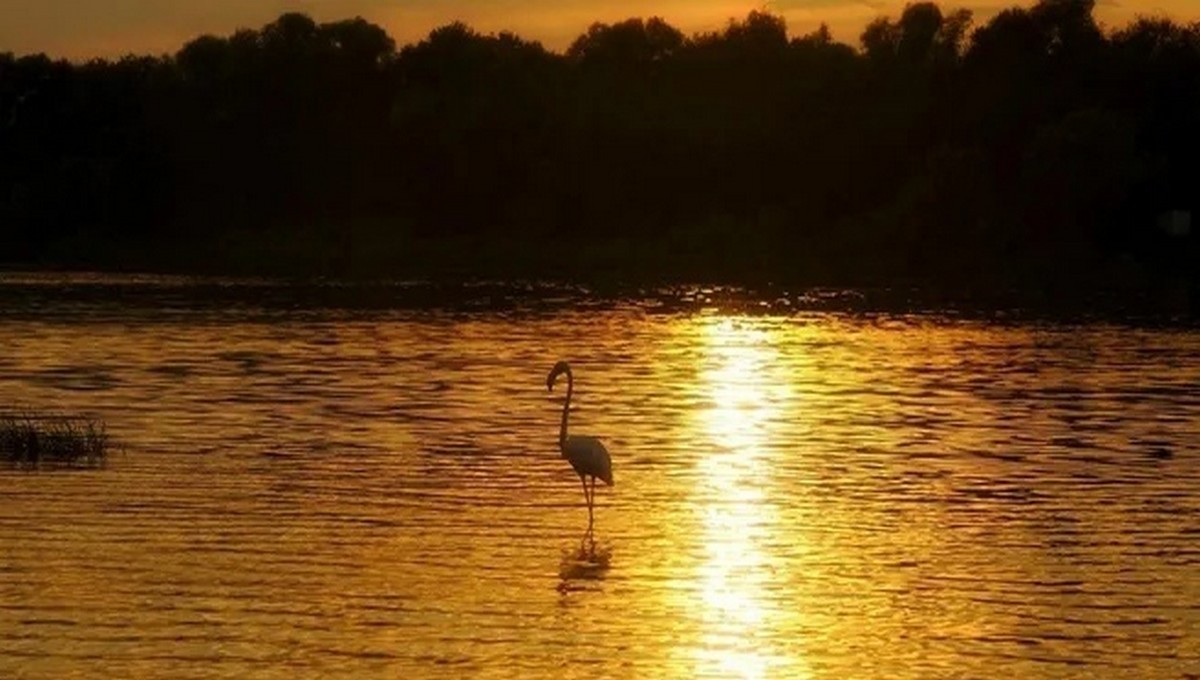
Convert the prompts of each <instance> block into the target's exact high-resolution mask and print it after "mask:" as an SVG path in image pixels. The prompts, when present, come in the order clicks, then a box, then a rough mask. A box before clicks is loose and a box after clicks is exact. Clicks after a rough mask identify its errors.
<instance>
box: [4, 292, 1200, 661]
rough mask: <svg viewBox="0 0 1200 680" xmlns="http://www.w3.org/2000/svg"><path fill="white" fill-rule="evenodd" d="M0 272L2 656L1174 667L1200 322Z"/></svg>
mask: <svg viewBox="0 0 1200 680" xmlns="http://www.w3.org/2000/svg"><path fill="white" fill-rule="evenodd" d="M5 285H7V286H8V287H7V289H6V290H7V292H6V293H5V295H4V298H5V307H4V309H3V310H0V347H3V348H4V351H3V353H0V389H2V390H3V392H2V394H3V396H2V397H0V399H2V400H3V403H2V404H0V406H4V407H6V408H9V407H11V408H23V409H35V410H59V411H66V412H83V413H87V414H91V415H94V416H98V417H101V418H103V419H104V420H105V421H106V422H107V423H108V428H109V432H110V433H111V435H112V436H113V437H114V438H115V439H116V440H117V441H118V442H119V443H120V444H122V445H123V447H124V448H123V451H122V452H120V453H118V454H117V455H115V456H114V457H113V458H112V459H111V460H110V462H109V464H108V465H107V467H105V468H104V469H100V470H39V471H29V470H15V469H11V468H7V469H5V468H0V677H3V678H440V677H472V678H602V677H603V678H608V677H613V678H648V677H671V678H694V677H729V678H900V679H904V678H940V677H947V678H948V677H955V678H958V677H988V678H990V677H1014V678H1065V677H1097V678H1120V677H1145V678H1186V677H1197V676H1200V448H1198V445H1197V442H1200V388H1197V385H1200V332H1197V331H1195V330H1188V329H1186V328H1179V327H1175V328H1147V327H1144V326H1143V327H1133V326H1126V325H1121V324H1116V323H1111V322H1090V323H1082V324H1080V323H1073V324H1065V323H1049V322H1045V321H1038V322H1033V321H1030V322H1012V321H1009V322H1005V323H996V322H994V321H986V320H965V319H962V318H961V317H952V316H949V317H948V316H944V315H938V314H918V315H889V314H882V313H855V314H842V313H836V312H827V311H822V312H812V311H810V312H795V311H792V312H789V311H788V310H787V309H786V307H787V304H786V303H787V300H784V301H783V302H784V303H785V304H781V303H780V301H779V300H775V301H772V302H771V303H770V304H769V305H766V309H765V310H764V311H762V312H759V313H754V314H747V313H746V312H745V311H742V312H735V311H730V310H725V311H723V310H722V308H721V306H720V305H705V304H704V303H703V298H704V294H703V293H695V294H692V297H688V296H687V295H685V296H684V297H685V298H687V299H688V301H689V303H694V304H686V305H675V306H672V305H663V304H662V301H661V299H658V300H645V299H637V298H636V297H635V298H631V299H626V300H616V301H612V300H610V301H605V302H603V303H589V302H587V301H586V300H584V299H582V298H580V299H573V300H568V301H566V302H562V301H561V300H560V301H559V304H544V305H528V304H507V305H505V304H499V305H497V304H492V303H494V302H495V300H494V299H489V300H483V301H482V302H480V300H478V299H473V300H474V303H471V300H462V299H459V300H456V301H454V303H453V304H440V305H437V304H435V305H430V304H420V305H412V304H404V305H396V306H391V307H389V306H388V305H386V304H382V305H381V304H372V305H369V306H367V307H366V308H362V307H359V308H354V307H353V306H351V307H346V306H344V305H343V306H337V305H334V306H305V305H303V304H277V303H272V304H257V303H256V302H255V301H256V300H258V299H260V297H261V298H262V299H268V298H271V296H272V295H275V294H276V293H275V292H273V291H272V290H270V289H267V288H263V289H262V290H261V291H256V290H254V289H251V290H249V291H248V292H247V291H241V292H240V293H238V294H237V295H235V296H232V297H233V298H236V303H234V301H229V300H227V301H226V302H223V303H220V304H203V305H198V304H188V297H189V295H192V296H195V295H198V294H200V293H197V292H196V291H195V290H191V292H189V290H190V289H188V288H187V286H183V287H182V288H183V290H182V292H181V291H180V287H179V286H175V287H171V286H156V285H151V284H146V283H144V282H137V281H129V282H126V283H125V284H123V285H117V286H109V287H103V286H101V287H100V288H98V289H97V288H95V287H94V286H95V285H96V284H95V283H94V282H82V283H78V284H77V287H76V288H74V289H71V290H67V289H64V288H61V287H58V286H53V285H49V284H47V283H46V282H44V281H43V282H37V281H35V282H33V283H30V282H28V281H23V282H21V281H19V282H17V283H11V282H10V283H8V284H0V288H4V286H5ZM219 288H220V286H217V287H216V288H213V289H212V290H208V289H206V290H204V291H201V293H202V294H203V296H204V297H205V299H210V300H211V299H213V298H212V296H213V295H214V293H213V291H214V290H217V289H219ZM80 291H82V293H81V292H80ZM493 293H494V292H487V293H486V295H485V294H483V293H480V296H483V297H488V298H492V297H493ZM345 295H347V294H346V293H343V296H345ZM573 295H578V292H576V293H573ZM672 295H674V294H672ZM349 296H350V297H353V294H352V293H350V294H349ZM218 297H219V296H218ZM477 297H478V296H477ZM668 297H670V296H668ZM748 308H751V309H753V308H755V306H754V305H750V306H749V307H748ZM743 309H745V308H743ZM558 359H569V360H570V361H571V362H572V365H573V367H574V369H575V378H576V384H575V399H574V403H573V409H572V416H571V424H572V431H573V432H577V433H584V434H593V435H596V436H599V437H601V438H602V439H603V440H604V441H605V443H606V444H607V446H608V448H609V450H610V451H611V452H612V454H613V459H614V467H615V477H616V485H615V486H614V487H612V488H601V489H600V490H599V491H598V492H597V497H598V507H597V514H596V521H597V525H596V540H597V550H598V551H599V553H600V555H601V556H606V557H607V566H606V568H605V565H591V564H585V563H581V562H578V561H577V560H574V559H573V553H574V552H575V551H577V550H578V547H579V544H580V540H581V537H582V535H583V532H584V530H585V529H586V525H587V513H586V510H585V509H584V507H583V505H582V502H583V495H582V493H581V492H580V489H579V483H578V479H577V478H576V477H574V476H573V474H572V472H571V470H570V468H569V466H568V465H567V464H566V463H565V461H563V460H562V459H561V458H559V456H558V452H557V449H556V439H557V435H558V419H559V413H560V409H561V404H562V401H561V399H562V391H561V390H559V391H556V392H554V393H547V391H546V384H545V379H546V373H547V371H548V370H549V369H550V367H551V366H552V365H553V363H554V362H555V361H556V360H558Z"/></svg>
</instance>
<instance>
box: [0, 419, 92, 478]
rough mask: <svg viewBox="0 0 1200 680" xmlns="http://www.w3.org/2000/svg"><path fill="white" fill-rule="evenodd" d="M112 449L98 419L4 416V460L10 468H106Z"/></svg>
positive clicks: (0, 430)
mask: <svg viewBox="0 0 1200 680" xmlns="http://www.w3.org/2000/svg"><path fill="white" fill-rule="evenodd" d="M111 448H112V445H111V442H110V440H109V437H108V433H107V432H106V431H105V427H104V423H103V422H101V421H99V420H96V419H94V418H89V417H84V416H67V415H46V414H35V413H17V414H0V460H3V461H4V462H6V463H8V464H9V465H13V466H17V467H23V468H40V467H78V468H94V467H102V466H103V465H104V463H105V461H107V459H108V454H109V452H110V450H111Z"/></svg>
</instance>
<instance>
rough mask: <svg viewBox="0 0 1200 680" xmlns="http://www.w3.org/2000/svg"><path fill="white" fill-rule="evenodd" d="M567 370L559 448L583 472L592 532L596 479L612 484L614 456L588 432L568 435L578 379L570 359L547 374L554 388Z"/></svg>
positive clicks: (548, 384)
mask: <svg viewBox="0 0 1200 680" xmlns="http://www.w3.org/2000/svg"><path fill="white" fill-rule="evenodd" d="M563 373H566V374H567V398H566V401H564V402H563V412H562V427H560V428H559V431H558V448H559V450H560V451H562V457H563V458H566V459H567V462H568V463H570V464H571V467H572V468H573V469H574V470H575V474H577V475H579V482H580V484H582V485H583V498H584V500H585V501H586V502H587V508H588V532H589V533H590V532H591V530H592V524H593V512H592V507H593V505H594V504H595V499H596V480H597V479H600V480H601V481H603V482H604V483H605V484H607V485H609V486H612V484H613V474H612V458H611V457H610V456H609V455H608V449H605V448H604V444H601V443H600V440H599V439H596V438H595V437H589V436H586V435H578V434H577V435H571V436H568V435H567V416H568V414H570V412H571V394H572V392H574V389H575V378H574V376H572V375H571V366H570V365H569V364H567V362H565V361H560V362H558V363H557V364H555V365H554V368H553V369H551V370H550V375H548V376H546V389H548V390H553V389H554V381H555V380H556V379H558V376H560V375H562V374H563ZM589 477H590V478H591V482H592V483H591V487H590V488H589V486H588V478H589Z"/></svg>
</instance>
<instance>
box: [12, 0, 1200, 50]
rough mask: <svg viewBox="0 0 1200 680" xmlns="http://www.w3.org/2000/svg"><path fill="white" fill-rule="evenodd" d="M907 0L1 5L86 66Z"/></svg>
mask: <svg viewBox="0 0 1200 680" xmlns="http://www.w3.org/2000/svg"><path fill="white" fill-rule="evenodd" d="M904 4H905V0H767V1H765V2H764V1H763V0H759V1H757V2H755V1H742V0H0V52H14V53H16V54H28V53H35V52H46V53H47V54H50V55H51V56H54V57H65V58H68V59H74V60H82V59H88V58H92V57H118V56H121V55H124V54H130V53H133V54H163V53H173V52H175V51H176V50H177V49H178V48H179V47H180V46H182V45H183V43H185V42H187V41H188V40H190V39H192V38H194V37H196V36H198V35H202V34H205V33H212V34H216V35H229V34H231V33H233V32H234V31H235V30H237V29H239V28H259V27H261V26H262V25H264V24H266V23H269V22H270V21H272V20H274V19H275V18H276V17H278V16H279V15H280V14H282V13H284V12H290V11H299V12H304V13H307V14H309V15H310V16H312V17H313V18H314V19H316V20H317V21H321V22H324V21H336V20H340V19H348V18H353V17H356V16H361V17H363V18H364V19H366V20H368V21H370V22H372V23H375V24H379V25H380V26H383V27H384V28H385V29H386V30H387V31H388V33H389V34H390V35H391V36H392V37H393V38H395V39H396V41H397V42H398V43H399V44H401V45H403V44H405V43H409V42H415V41H417V40H420V39H421V38H422V37H424V36H425V35H426V34H428V32H429V31H430V29H432V28H435V27H437V26H441V25H444V24H447V23H449V22H451V21H455V20H461V21H464V22H466V23H467V24H469V25H471V26H472V27H474V28H475V29H476V30H479V31H481V32H484V33H492V32H497V31H503V30H508V31H512V32H515V33H517V34H518V35H520V36H521V37H524V38H527V39H531V40H539V41H541V42H542V43H543V44H544V45H546V47H548V48H550V49H554V50H562V49H565V48H566V46H567V45H569V44H570V42H571V41H572V40H573V39H574V38H575V37H577V36H578V35H580V34H581V33H583V32H584V31H585V30H586V29H587V27H588V25H589V24H591V23H592V22H594V21H604V22H613V21H619V20H621V19H625V18H629V17H635V16H636V17H651V16H660V17H662V18H664V19H666V20H667V21H668V22H669V23H671V24H672V25H674V26H676V27H678V28H680V29H681V30H683V31H684V32H685V33H688V34H691V33H695V32H697V31H711V30H717V29H720V28H721V27H722V26H724V25H725V23H726V22H727V21H728V19H730V18H734V17H736V18H742V17H745V16H746V14H748V13H749V12H750V11H751V10H755V9H768V10H770V11H772V12H774V13H776V14H781V15H783V16H784V18H786V19H787V22H788V28H789V30H790V31H791V33H792V34H794V35H799V34H803V33H807V32H809V31H811V30H813V29H815V28H816V27H817V26H818V25H819V24H820V23H821V22H822V21H824V22H825V23H827V24H829V27H830V29H831V30H832V31H833V35H834V37H835V38H836V39H838V40H840V41H842V42H847V43H850V44H853V45H857V44H858V34H859V33H860V32H861V30H862V28H863V26H864V25H866V23H867V22H868V21H870V20H871V19H873V18H875V17H878V16H891V17H895V16H898V15H899V13H900V11H901V9H902V8H903V6H904ZM938 4H939V5H941V6H942V8H943V9H944V10H946V9H954V8H958V7H966V8H969V9H972V10H974V11H975V15H976V21H977V23H978V22H979V21H981V20H986V19H987V17H989V16H991V15H992V14H994V13H995V12H996V11H998V10H999V9H1003V8H1004V7H1009V6H1013V5H1025V6H1028V5H1029V4H1031V2H1030V0H974V1H971V0H967V1H966V2H953V1H952V0H947V1H943V2H939V3H938ZM1097 7H1098V9H1097V16H1098V18H1099V19H1100V20H1101V22H1103V23H1105V24H1106V25H1108V26H1121V25H1124V24H1125V23H1127V22H1128V21H1129V20H1130V19H1132V18H1133V17H1135V16H1137V15H1138V14H1149V15H1167V16H1171V17H1173V18H1176V19H1180V20H1184V21H1196V20H1200V1H1198V0H1098V1H1097Z"/></svg>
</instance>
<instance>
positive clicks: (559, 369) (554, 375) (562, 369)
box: [546, 361, 571, 390]
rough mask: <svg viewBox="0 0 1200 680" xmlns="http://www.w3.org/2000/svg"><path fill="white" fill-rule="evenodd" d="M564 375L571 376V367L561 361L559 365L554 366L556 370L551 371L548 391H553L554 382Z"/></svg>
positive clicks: (547, 380)
mask: <svg viewBox="0 0 1200 680" xmlns="http://www.w3.org/2000/svg"><path fill="white" fill-rule="evenodd" d="M563 373H566V374H567V375H570V374H571V366H570V365H569V364H567V362H565V361H560V362H558V363H557V364H554V368H552V369H550V375H547V376H546V389H547V390H553V389H554V381H555V380H557V379H558V376H560V375H562V374H563Z"/></svg>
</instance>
